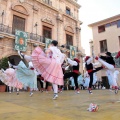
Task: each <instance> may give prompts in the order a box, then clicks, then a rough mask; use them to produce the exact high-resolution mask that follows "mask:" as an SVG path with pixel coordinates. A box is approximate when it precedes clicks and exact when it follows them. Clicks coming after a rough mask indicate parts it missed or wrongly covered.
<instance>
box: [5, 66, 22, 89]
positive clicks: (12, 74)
mask: <svg viewBox="0 0 120 120" xmlns="http://www.w3.org/2000/svg"><path fill="white" fill-rule="evenodd" d="M5 74H6V81H7V82H6V85H8V86H11V87H15V88H19V89H22V87H23V84H22V83H21V82H19V81H18V80H17V78H16V71H15V70H14V69H12V68H8V69H7V70H6V71H5Z"/></svg>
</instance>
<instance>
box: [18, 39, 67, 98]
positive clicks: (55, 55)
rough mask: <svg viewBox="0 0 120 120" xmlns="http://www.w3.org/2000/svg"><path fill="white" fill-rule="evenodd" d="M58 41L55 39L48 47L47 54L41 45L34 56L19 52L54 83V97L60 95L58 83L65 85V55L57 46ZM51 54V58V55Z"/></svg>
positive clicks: (34, 52) (47, 79)
mask: <svg viewBox="0 0 120 120" xmlns="http://www.w3.org/2000/svg"><path fill="white" fill-rule="evenodd" d="M57 45H58V42H57V41H55V40H53V41H52V42H51V46H50V47H49V49H47V51H46V54H45V53H44V52H43V51H42V49H41V48H40V47H37V48H36V49H35V50H34V51H33V53H32V56H27V55H24V54H22V53H20V52H19V51H18V53H19V55H20V56H21V58H25V59H27V60H30V61H32V62H33V65H34V67H35V69H36V70H37V71H38V72H41V75H42V77H43V78H44V80H45V81H48V82H50V83H52V85H53V90H54V96H53V99H56V98H57V97H58V85H63V72H62V68H61V64H62V63H63V61H64V59H65V55H64V54H63V53H61V51H60V50H59V49H58V48H57ZM50 54H51V58H50V57H49V56H50Z"/></svg>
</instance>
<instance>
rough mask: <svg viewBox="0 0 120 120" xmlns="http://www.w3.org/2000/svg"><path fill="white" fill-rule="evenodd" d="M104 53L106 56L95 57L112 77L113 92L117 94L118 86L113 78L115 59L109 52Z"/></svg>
mask: <svg viewBox="0 0 120 120" xmlns="http://www.w3.org/2000/svg"><path fill="white" fill-rule="evenodd" d="M105 54H106V56H102V55H99V58H98V57H96V59H97V60H98V61H99V62H100V63H101V64H103V65H104V66H105V67H106V68H107V71H108V73H109V74H110V76H111V79H112V86H113V87H114V88H115V94H117V93H118V86H117V82H116V80H115V79H114V71H115V61H114V59H113V57H112V56H111V53H110V52H106V53H105Z"/></svg>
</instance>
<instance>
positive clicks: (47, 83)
mask: <svg viewBox="0 0 120 120" xmlns="http://www.w3.org/2000/svg"><path fill="white" fill-rule="evenodd" d="M48 85H49V82H47V81H46V86H45V89H46V90H47V88H48Z"/></svg>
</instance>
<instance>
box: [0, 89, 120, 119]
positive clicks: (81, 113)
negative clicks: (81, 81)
mask: <svg viewBox="0 0 120 120" xmlns="http://www.w3.org/2000/svg"><path fill="white" fill-rule="evenodd" d="M52 97H53V93H52V91H51V92H48V93H46V92H43V93H41V92H34V94H33V96H32V97H30V96H29V92H20V94H19V95H16V93H15V92H14V93H11V94H10V93H7V92H5V93H3V92H0V120H119V119H120V91H119V93H118V94H116V95H115V94H114V92H111V91H109V90H93V94H92V95H91V94H88V92H87V91H86V90H81V91H80V94H75V92H74V91H63V93H60V94H59V98H58V99H57V100H53V99H52ZM90 103H95V104H98V105H99V110H98V112H89V111H87V108H88V106H89V104H90Z"/></svg>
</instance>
